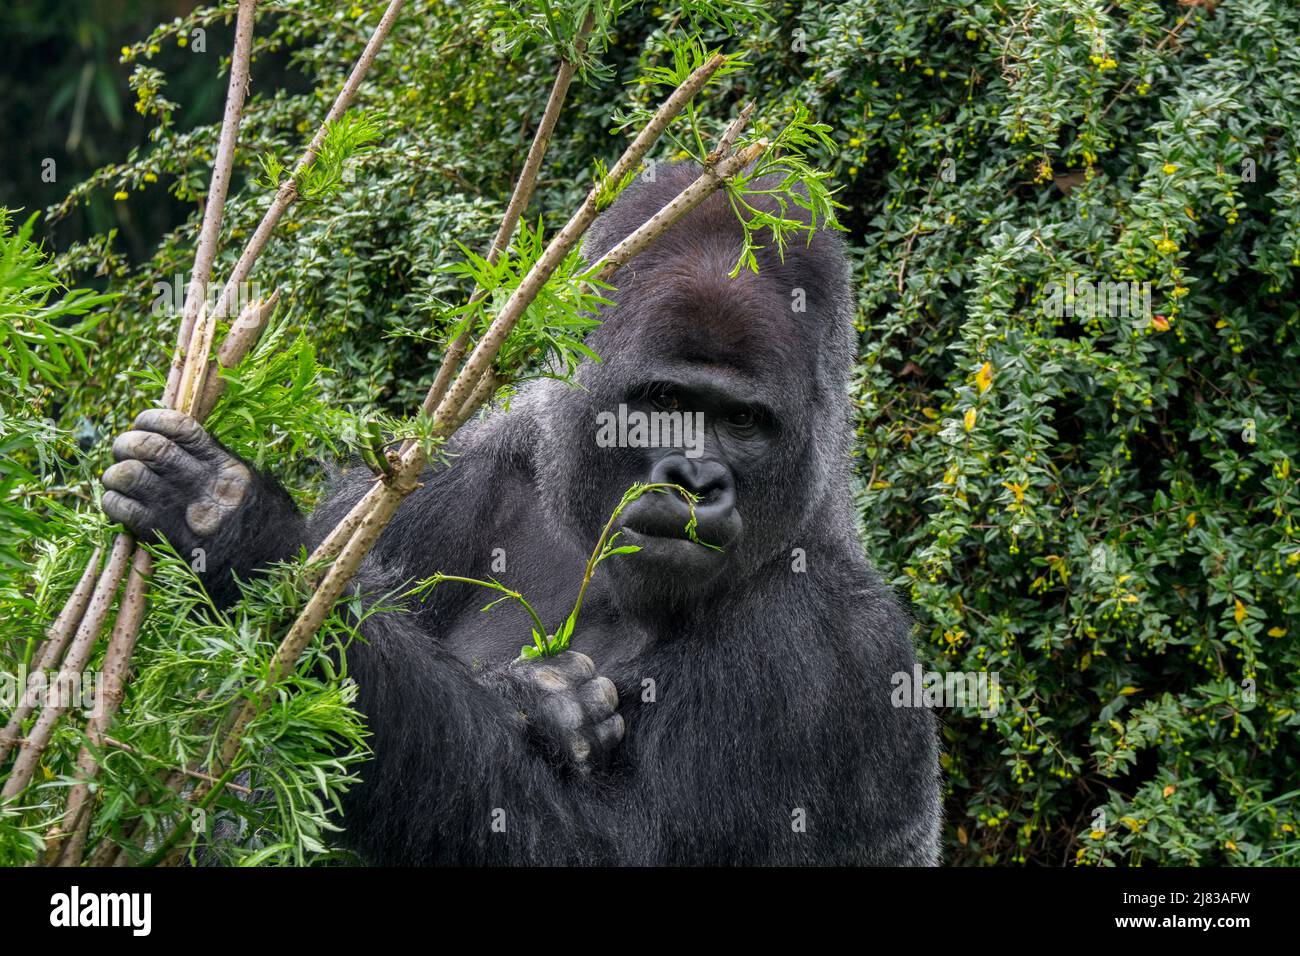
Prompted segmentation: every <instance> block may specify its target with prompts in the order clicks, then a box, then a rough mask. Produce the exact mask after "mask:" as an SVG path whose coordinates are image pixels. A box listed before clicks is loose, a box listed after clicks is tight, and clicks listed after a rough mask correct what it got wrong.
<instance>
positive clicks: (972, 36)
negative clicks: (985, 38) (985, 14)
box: [966, 30, 980, 40]
mask: <svg viewBox="0 0 1300 956" xmlns="http://www.w3.org/2000/svg"><path fill="white" fill-rule="evenodd" d="M979 37H980V35H979V34H978V33H976V32H975V31H974V30H967V31H966V39H967V40H978V39H979Z"/></svg>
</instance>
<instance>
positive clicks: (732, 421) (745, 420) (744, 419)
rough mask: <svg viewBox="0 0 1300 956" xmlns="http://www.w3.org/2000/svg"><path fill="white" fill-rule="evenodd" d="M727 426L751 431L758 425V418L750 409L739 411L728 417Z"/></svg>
mask: <svg viewBox="0 0 1300 956" xmlns="http://www.w3.org/2000/svg"><path fill="white" fill-rule="evenodd" d="M727 424H728V425H730V426H731V427H732V428H738V429H742V430H746V429H750V428H753V427H754V426H755V425H756V424H758V416H756V415H755V414H754V413H753V412H751V411H749V410H748V409H744V408H742V409H737V410H736V411H734V412H732V413H731V414H730V415H728V416H727Z"/></svg>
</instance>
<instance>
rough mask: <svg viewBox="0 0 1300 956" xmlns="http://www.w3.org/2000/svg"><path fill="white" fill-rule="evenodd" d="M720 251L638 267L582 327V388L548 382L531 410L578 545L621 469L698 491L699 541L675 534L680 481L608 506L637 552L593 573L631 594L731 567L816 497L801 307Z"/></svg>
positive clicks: (757, 552) (771, 545)
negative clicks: (540, 406)
mask: <svg viewBox="0 0 1300 956" xmlns="http://www.w3.org/2000/svg"><path fill="white" fill-rule="evenodd" d="M733 261H734V260H733ZM730 265H731V262H730V261H727V260H726V259H722V258H720V259H719V260H718V261H717V262H715V263H712V264H709V263H699V262H697V263H696V265H695V267H694V269H693V271H692V273H691V274H690V275H689V276H685V275H682V274H680V273H677V274H676V275H675V276H674V279H673V281H671V282H662V283H654V286H655V288H653V289H651V288H648V287H646V286H645V285H643V284H642V282H643V280H645V279H646V278H647V277H648V276H647V273H646V272H645V271H642V272H641V273H640V274H639V276H638V282H637V287H638V289H639V291H640V294H639V295H637V296H636V297H635V303H636V304H635V305H634V306H632V305H629V306H628V307H623V308H620V309H619V310H618V312H617V313H616V314H615V316H614V317H611V318H610V319H609V320H607V321H608V324H607V325H606V326H603V327H602V328H601V329H600V330H599V331H598V332H597V333H596V334H595V335H593V337H592V344H593V347H594V348H596V350H597V351H598V353H599V354H601V355H603V356H605V357H606V358H605V361H604V362H602V363H600V364H596V363H591V364H589V365H586V366H584V367H583V369H582V370H581V372H580V374H579V381H580V383H581V385H582V388H581V389H573V388H567V387H564V388H562V389H558V388H557V389H556V391H555V392H554V393H553V402H552V403H548V405H547V406H546V408H545V410H544V413H543V414H545V416H546V417H547V418H548V419H549V422H550V427H549V428H548V432H549V433H550V434H551V435H552V436H554V437H555V438H556V439H559V440H557V441H556V443H555V444H556V446H557V447H556V452H557V460H558V459H559V458H564V457H567V458H568V467H567V468H566V469H565V470H564V471H562V472H561V473H559V474H557V475H556V478H557V482H556V483H551V482H547V486H549V487H551V488H553V489H555V490H557V491H558V490H559V489H560V488H563V500H562V502H560V508H561V510H562V512H563V513H564V514H565V515H567V518H568V520H567V521H566V524H568V525H569V527H570V528H571V529H572V530H573V531H574V532H576V536H577V538H578V540H579V541H582V542H584V543H585V547H586V548H588V549H589V548H590V547H591V545H592V544H593V543H594V542H595V540H596V538H597V537H598V536H599V534H600V530H601V528H602V527H603V525H604V523H605V522H606V520H608V517H609V514H610V512H611V511H612V510H613V508H614V506H615V505H616V504H617V503H618V502H619V500H620V498H621V497H622V496H623V494H624V493H625V492H626V491H627V490H628V488H629V487H631V486H632V485H633V484H635V483H655V484H672V485H680V486H681V487H682V488H684V489H686V490H687V491H689V492H691V493H692V494H694V495H697V496H698V498H699V501H698V503H697V504H696V505H695V517H696V522H697V524H696V535H697V537H698V538H699V540H700V541H703V542H707V543H708V544H710V545H713V546H714V548H706V547H703V546H701V545H700V544H698V543H696V542H693V541H691V540H690V538H689V537H688V534H687V530H686V528H687V523H688V522H689V520H690V516H691V511H690V506H689V505H688V504H687V502H686V501H685V500H684V499H683V498H682V496H681V495H679V494H676V493H669V492H651V493H648V494H645V495H643V496H642V497H640V498H639V499H637V500H636V501H634V502H633V503H632V504H631V505H629V506H628V507H627V508H626V509H625V510H624V511H623V514H622V516H621V518H620V520H619V523H618V525H617V526H616V530H618V531H619V532H620V538H619V540H618V542H616V543H617V544H620V545H635V546H637V547H638V548H640V551H639V552H638V553H636V554H633V555H629V556H626V557H619V558H616V559H615V560H613V561H610V562H609V563H608V564H606V565H605V568H606V572H605V573H606V574H608V575H609V581H610V582H611V583H612V584H613V585H614V586H615V587H616V588H618V589H619V590H620V591H622V592H623V593H624V595H625V596H629V597H632V598H634V599H635V601H636V602H637V603H642V602H644V601H647V600H654V601H660V600H662V599H664V598H665V597H675V598H688V599H689V598H690V597H691V596H697V597H698V596H702V595H704V594H706V593H707V592H708V591H709V590H710V589H711V588H714V587H716V586H719V585H720V584H722V583H725V582H729V581H734V580H735V577H736V575H738V574H742V573H743V572H744V571H745V570H746V569H748V568H753V567H756V566H757V565H758V564H759V563H760V562H761V561H763V560H764V559H765V558H770V557H771V556H772V555H774V554H776V553H778V552H779V550H780V548H781V547H782V546H783V542H785V541H787V540H789V538H790V536H791V535H792V534H793V529H794V527H795V526H796V525H797V523H798V522H799V520H800V517H801V515H802V513H803V511H804V509H805V508H807V507H808V506H809V505H810V502H811V501H813V500H814V499H815V497H816V484H817V482H816V480H815V477H814V475H815V468H813V467H811V466H812V465H813V464H814V462H812V461H810V456H809V454H808V443H809V441H810V437H811V433H812V426H813V419H814V415H813V403H812V401H811V389H810V386H809V384H808V383H809V382H810V381H811V379H812V377H813V375H814V371H813V368H812V363H811V362H810V360H809V358H808V353H807V351H806V349H801V348H800V347H799V342H798V337H799V319H800V318H802V316H799V315H792V314H791V313H790V312H789V308H788V304H787V303H788V301H789V297H788V295H783V294H781V292H780V290H779V289H778V288H773V286H772V284H771V282H770V281H768V280H764V279H761V278H759V277H755V276H745V275H742V276H740V277H738V278H736V279H734V280H733V279H729V278H727V275H726V272H727V270H728V269H729V268H730ZM602 340H603V341H602ZM561 435H562V436H564V437H563V438H562V439H560V436H561ZM574 466H576V467H574ZM810 471H812V472H813V473H814V474H810Z"/></svg>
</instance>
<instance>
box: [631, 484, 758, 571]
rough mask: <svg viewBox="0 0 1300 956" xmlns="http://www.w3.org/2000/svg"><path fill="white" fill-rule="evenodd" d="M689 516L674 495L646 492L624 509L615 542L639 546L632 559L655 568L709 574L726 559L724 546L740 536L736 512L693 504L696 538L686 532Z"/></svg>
mask: <svg viewBox="0 0 1300 956" xmlns="http://www.w3.org/2000/svg"><path fill="white" fill-rule="evenodd" d="M690 517H691V513H690V510H689V509H688V508H687V507H686V505H685V503H684V502H682V501H681V499H680V498H677V497H676V496H669V495H653V496H647V497H646V498H642V499H641V500H639V501H637V502H634V503H633V505H632V506H631V507H629V508H628V510H627V511H626V512H625V513H624V515H623V520H622V522H621V524H620V528H619V530H620V531H621V532H622V538H621V539H620V542H619V543H620V544H630V545H635V546H636V547H638V548H640V549H641V550H640V552H638V553H637V554H635V555H633V556H632V558H633V560H636V559H641V561H643V562H644V561H646V560H649V561H653V562H654V563H655V564H656V565H659V567H657V568H656V571H666V572H669V573H673V574H701V573H709V574H711V573H713V572H715V571H717V570H718V569H719V568H720V567H721V566H722V565H723V564H724V563H725V562H726V560H727V554H726V549H727V547H728V546H729V545H731V544H732V543H733V542H734V541H735V540H736V539H737V538H738V537H739V536H740V528H741V520H740V513H739V512H738V511H737V510H736V509H735V508H734V507H729V508H727V509H726V510H725V511H722V512H719V511H712V512H710V511H709V509H707V508H697V510H696V518H697V521H698V526H697V527H696V530H695V536H696V538H697V540H696V541H692V540H691V538H690V536H689V535H688V534H687V532H686V525H687V523H688V522H689V521H690ZM701 542H703V543H701ZM705 545H712V547H706V546H705ZM719 548H721V549H722V550H718V549H719Z"/></svg>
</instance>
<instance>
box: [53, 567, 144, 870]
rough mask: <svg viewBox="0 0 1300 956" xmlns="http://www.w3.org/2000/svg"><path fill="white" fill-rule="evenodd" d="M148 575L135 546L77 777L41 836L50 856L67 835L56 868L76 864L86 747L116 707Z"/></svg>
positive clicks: (99, 742) (89, 768)
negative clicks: (55, 823)
mask: <svg viewBox="0 0 1300 956" xmlns="http://www.w3.org/2000/svg"><path fill="white" fill-rule="evenodd" d="M152 573H153V556H152V555H150V554H149V552H148V551H146V550H145V549H144V548H140V547H137V548H136V550H135V560H134V561H132V563H131V573H130V575H129V576H128V577H127V579H126V590H125V591H124V592H123V593H122V603H121V606H120V607H119V608H118V611H117V621H116V622H115V623H114V624H113V633H112V636H111V637H110V638H109V640H108V649H107V650H106V651H105V652H104V667H103V672H102V673H101V675H100V693H99V696H98V698H97V699H96V701H95V713H94V716H92V717H91V718H90V722H89V723H88V724H87V725H86V735H87V737H88V738H89V741H88V743H87V744H84V745H83V746H82V748H81V752H80V753H79V754H78V755H77V770H78V773H79V775H80V777H81V779H80V780H78V781H77V783H76V784H74V785H73V786H72V788H71V789H70V790H69V791H68V801H67V806H66V810H65V811H64V816H63V822H62V823H61V824H60V825H59V827H56V828H55V829H54V830H52V831H51V832H50V833H49V834H48V835H47V837H46V841H45V844H46V852H47V854H49V855H50V857H51V858H52V857H53V856H54V855H55V853H56V851H57V849H58V846H59V843H60V841H61V840H62V838H63V836H64V835H65V834H69V833H70V834H72V839H71V840H69V841H68V845H67V847H66V848H65V849H64V851H63V854H62V857H61V858H60V859H59V865H60V866H80V865H81V858H82V854H83V853H84V852H85V848H86V835H87V833H88V832H89V830H90V813H89V812H87V811H88V809H89V805H90V782H91V781H92V780H94V779H95V777H96V776H97V775H98V774H99V762H98V761H97V760H96V759H95V754H94V751H93V750H92V749H91V747H92V746H93V747H102V746H103V742H104V731H105V730H107V729H108V727H109V724H111V723H112V720H113V717H114V716H115V715H116V714H117V711H118V708H119V707H120V706H121V705H122V697H123V695H124V694H125V692H126V675H127V670H128V668H129V667H130V663H131V654H132V653H133V652H134V651H135V642H136V639H137V638H138V637H139V636H140V622H141V621H142V620H143V618H144V611H145V607H146V606H147V604H148V599H147V590H148V582H149V575H150V574H152Z"/></svg>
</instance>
